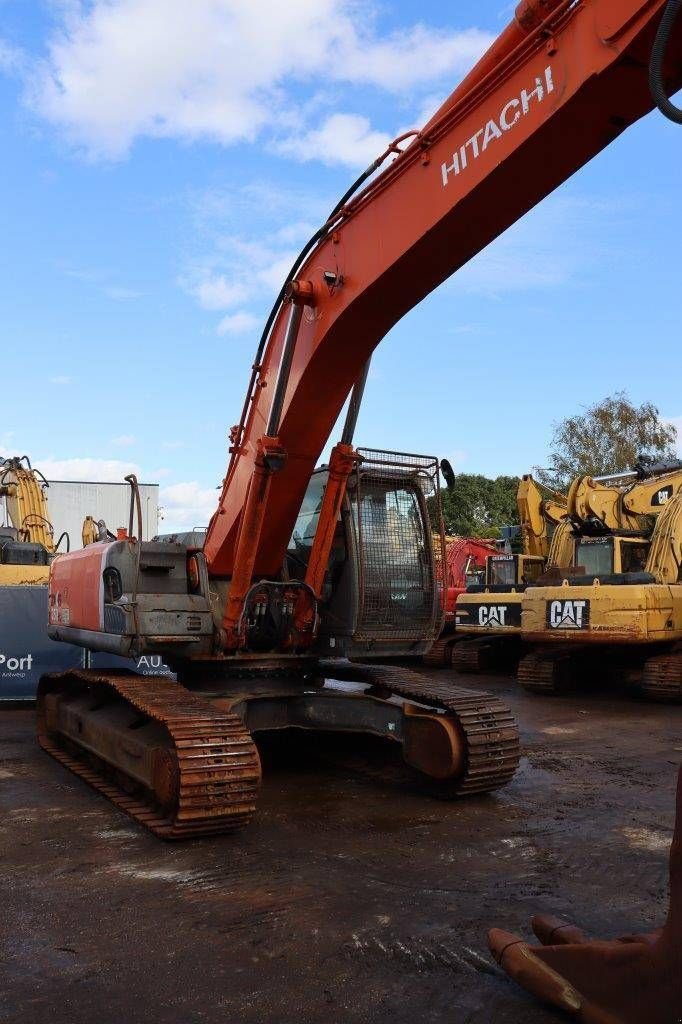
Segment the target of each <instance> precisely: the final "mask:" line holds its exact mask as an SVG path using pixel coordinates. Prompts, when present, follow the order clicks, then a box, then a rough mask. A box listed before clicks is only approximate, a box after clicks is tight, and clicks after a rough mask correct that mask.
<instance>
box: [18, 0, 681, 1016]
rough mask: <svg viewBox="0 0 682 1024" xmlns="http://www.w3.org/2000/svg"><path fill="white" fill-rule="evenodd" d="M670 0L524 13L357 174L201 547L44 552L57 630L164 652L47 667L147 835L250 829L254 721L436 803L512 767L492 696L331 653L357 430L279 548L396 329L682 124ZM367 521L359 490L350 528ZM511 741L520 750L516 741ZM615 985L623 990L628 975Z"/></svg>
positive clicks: (105, 781)
mask: <svg viewBox="0 0 682 1024" xmlns="http://www.w3.org/2000/svg"><path fill="white" fill-rule="evenodd" d="M681 2H682V0H522V2H521V3H520V4H519V6H518V8H517V10H516V14H515V17H514V19H513V20H512V22H511V23H510V24H509V26H508V27H507V28H506V29H505V30H504V31H503V32H502V34H501V35H500V37H499V38H498V40H497V41H496V42H495V43H494V44H493V45H492V47H491V48H490V49H489V50H488V52H487V53H486V54H485V55H484V56H483V57H482V59H481V60H480V61H479V63H478V64H477V65H476V66H475V67H474V69H473V70H472V71H471V72H470V74H469V75H467V77H466V78H465V79H464V80H463V82H462V83H461V84H460V85H459V87H458V88H457V89H456V90H455V91H454V92H453V94H452V95H451V96H450V97H449V98H448V99H447V100H446V101H445V102H444V103H443V104H442V106H441V107H440V108H439V110H438V111H437V112H436V114H435V115H434V116H433V117H432V118H431V120H430V121H429V122H428V123H427V124H426V126H425V127H424V128H423V129H422V130H421V131H417V132H411V133H408V134H407V135H405V136H402V137H401V138H400V139H398V140H396V141H395V142H394V143H393V144H392V145H391V146H390V147H389V149H388V150H387V152H386V153H385V154H383V156H382V157H380V158H379V159H378V160H377V161H375V162H374V163H373V164H372V165H371V166H370V167H369V168H368V169H367V170H366V171H365V172H364V173H363V174H362V175H361V176H360V177H359V178H358V180H357V181H356V182H354V183H353V185H352V186H351V188H350V189H349V190H348V191H347V192H346V194H345V195H344V196H343V197H342V198H341V200H340V201H339V203H338V204H337V205H336V207H335V208H334V209H333V210H332V212H331V214H330V216H329V218H328V219H327V221H326V222H325V223H324V224H323V225H322V226H321V227H320V229H319V230H318V231H317V232H316V233H315V234H314V235H313V237H312V238H311V239H310V241H309V243H308V244H307V245H306V246H305V248H304V250H303V251H302V252H301V254H300V256H299V257H298V259H297V260H296V261H295V263H294V265H293V266H292V268H291V272H290V273H289V275H288V277H287V279H286V281H285V283H284V285H283V287H282V289H281V292H280V294H279V296H278V298H277V300H276V302H275V305H274V307H273V309H272V311H271V313H270V316H269V317H268V319H267V322H266V324H265V328H264V331H263V334H262V337H261V341H260V344H259V346H258V351H257V353H256V358H255V360H254V363H253V369H252V374H251V380H250V384H249V387H248V389H247V393H246V396H245V401H244V406H243V409H242V414H241V416H240V419H239V422H238V424H237V425H236V426H235V427H234V428H233V430H232V432H231V449H230V455H231V458H230V463H229V467H228V470H227V474H226V477H225V480H224V484H223V488H222V492H221V495H220V500H219V503H218V508H217V510H216V513H215V515H214V516H213V518H212V520H211V522H210V525H209V528H208V533H207V536H206V540H205V543H204V546H203V549H201V550H198V549H178V550H175V548H173V550H172V551H170V550H166V551H165V552H160V551H158V550H157V548H156V547H155V546H154V545H153V544H151V543H146V544H145V543H140V542H138V541H136V540H134V539H133V537H132V529H131V530H130V531H129V534H130V536H129V537H128V539H126V540H124V541H120V542H113V543H106V542H103V543H101V544H93V545H90V546H89V547H88V548H86V549H85V550H84V551H83V552H76V553H73V554H71V555H64V556H62V557H60V558H58V559H57V560H56V561H55V562H54V563H53V566H52V573H51V585H50V608H49V617H50V632H51V635H52V636H53V637H55V638H57V639H59V638H63V639H67V640H72V641H74V640H75V641H77V642H79V643H81V644H82V645H83V646H86V647H89V648H91V649H95V650H109V651H114V652H116V653H118V652H120V650H121V648H122V647H126V648H127V650H128V651H131V650H132V651H138V652H143V651H152V652H153V653H162V654H163V655H164V656H165V658H166V660H167V661H168V662H169V663H170V664H172V665H173V667H174V668H175V670H176V672H177V675H178V682H177V683H171V682H169V681H168V680H167V679H166V678H163V679H161V678H159V679H154V678H150V677H145V678H144V679H138V678H136V677H131V676H116V675H113V674H100V673H93V672H90V673H73V674H71V675H69V676H68V677H66V678H65V677H61V678H47V679H45V680H44V681H43V683H42V684H41V691H40V699H39V714H38V717H39V734H40V739H41V742H42V744H43V745H44V746H45V747H46V748H47V749H48V750H50V751H51V752H52V753H54V754H55V756H57V757H59V758H60V760H62V761H63V762H64V763H66V764H68V765H70V766H71V767H72V768H73V769H74V770H75V771H77V772H79V773H80V774H81V775H83V776H84V777H85V778H88V779H90V781H91V782H92V784H93V785H95V786H96V787H97V788H99V789H100V790H102V791H103V792H105V793H107V794H108V795H109V796H111V797H112V799H114V800H115V801H116V802H117V803H118V804H119V805H120V806H122V807H124V808H125V809H127V810H128V811H130V812H131V813H133V814H135V815H136V816H137V817H138V818H139V819H140V820H143V821H146V822H147V824H149V826H150V827H152V828H154V829H155V830H156V831H157V832H158V833H159V834H162V835H166V836H168V837H173V836H180V835H191V834H196V833H197V832H209V831H211V830H215V831H223V830H224V829H225V828H228V827H230V825H233V826H234V825H238V824H241V823H243V822H244V821H246V820H248V818H249V817H250V815H251V813H252V811H253V807H254V800H255V794H256V790H257V787H258V782H259V777H260V770H259V764H258V755H257V750H256V748H255V746H254V744H253V740H252V738H251V734H252V733H253V732H255V731H257V730H258V728H262V727H266V728H272V727H277V726H278V725H279V726H282V724H288V725H290V726H294V727H301V728H337V729H346V730H348V729H359V730H360V731H369V732H378V733H379V734H380V735H383V736H388V737H393V738H395V739H397V740H398V741H399V742H400V743H401V744H402V748H403V752H404V755H405V757H406V758H407V760H408V761H409V762H410V763H411V764H413V765H414V766H415V767H416V768H417V769H418V770H419V771H421V772H422V774H423V775H424V776H425V778H427V779H430V780H431V781H432V782H433V784H434V786H435V787H436V788H439V789H441V790H445V791H448V790H449V791H454V792H457V791H460V792H462V791H467V787H469V786H471V787H473V788H475V787H476V785H477V783H478V788H479V790H480V789H486V788H491V787H493V786H495V785H499V784H500V783H501V781H504V780H506V779H508V778H509V775H510V772H512V773H513V763H514V757H515V754H513V753H511V754H510V746H509V745H508V746H505V727H504V726H503V725H502V720H501V718H500V717H498V710H499V709H497V710H495V708H494V705H492V704H491V703H490V701H486V700H482V699H480V700H477V697H478V695H477V697H475V696H474V695H472V694H462V693H458V692H457V691H454V694H455V695H454V696H453V691H452V690H451V689H450V688H448V687H446V686H443V687H434V686H433V685H431V686H430V687H429V686H428V685H427V684H426V683H424V684H423V686H421V687H420V685H419V680H418V679H415V678H413V677H412V676H407V677H401V675H400V673H399V672H398V670H395V671H394V670H393V669H391V668H378V667H373V666H372V665H367V666H358V665H355V664H352V663H344V662H340V663H332V664H329V663H328V662H327V663H325V661H324V660H322V659H321V654H322V652H321V650H320V647H319V644H318V636H319V622H320V608H321V604H322V600H323V595H324V587H325V581H326V579H327V577H328V573H329V569H330V564H331V563H332V562H333V555H334V543H335V537H337V526H338V523H339V518H340V517H341V518H342V516H343V507H344V504H345V502H346V498H347V488H348V484H349V481H350V480H351V477H352V475H353V473H354V470H355V468H356V466H357V461H358V460H357V456H356V452H355V450H354V448H353V445H352V432H349V433H348V435H347V436H344V437H343V438H342V440H341V442H339V443H338V444H336V445H335V446H334V448H333V450H332V454H331V458H330V462H329V466H328V470H327V474H328V476H327V480H326V483H325V486H324V491H323V493H322V495H321V498H320V501H319V509H317V507H316V513H315V514H316V516H317V521H316V526H315V531H314V536H313V537H312V542H311V545H310V549H309V552H308V555H307V561H306V565H305V571H304V572H303V573H302V575H303V578H302V579H300V578H295V577H292V575H291V574H290V573H288V572H287V571H286V564H285V556H286V552H287V547H288V544H289V541H290V538H291V537H292V532H293V529H294V526H295V523H296V519H297V517H298V516H299V514H300V512H301V509H302V506H303V503H304V499H305V496H306V491H307V489H308V487H309V485H310V483H311V479H312V476H313V469H314V466H315V463H316V461H317V459H318V457H319V455H320V453H321V451H322V449H323V447H324V445H325V443H326V441H327V439H328V437H329V434H330V432H331V430H332V427H333V424H334V422H335V421H336V418H337V416H338V415H339V413H340V411H341V409H342V407H343V404H344V402H345V401H346V399H347V397H348V396H349V394H350V393H351V391H352V390H353V388H354V386H355V385H356V384H357V383H358V382H360V381H361V379H362V376H363V373H364V371H365V368H366V367H367V365H368V361H369V358H370V356H371V353H372V351H373V349H374V348H375V347H376V346H377V345H378V344H379V342H380V341H381V339H382V338H383V337H384V335H385V334H386V333H387V331H388V330H389V329H390V328H391V327H392V326H393V325H394V324H395V323H396V322H397V321H398V320H399V319H400V318H401V317H402V316H403V315H404V314H405V313H407V312H408V311H409V310H410V309H411V308H413V307H414V306H415V305H416V304H417V303H418V302H420V301H421V299H423V298H424V297H425V296H426V295H427V294H428V293H429V292H430V291H432V290H433V289H434V288H435V287H437V286H438V285H439V284H440V283H441V282H442V281H444V280H445V279H446V278H447V277H449V276H450V275H451V274H453V273H454V272H455V271H457V270H458V269H459V268H460V267H461V266H463V265H464V264H465V263H466V262H467V261H468V260H470V259H471V258H472V257H473V256H474V255H475V254H476V253H478V252H480V251H481V249H483V248H484V247H485V246H486V245H487V244H488V243H489V242H491V241H492V240H493V239H494V238H496V237H497V236H498V235H500V234H501V233H502V232H503V231H504V230H505V229H506V228H507V227H509V226H510V225H511V224H513V223H514V222H515V221H516V220H518V218H519V217H521V216H522V215H523V214H524V213H526V212H527V211H528V210H529V209H530V208H531V207H533V206H534V205H535V204H536V203H538V202H540V201H541V200H542V199H543V198H544V197H545V196H547V195H548V194H549V193H550V192H551V191H553V190H554V189H555V188H557V187H558V186H559V185H560V184H561V183H562V182H564V181H565V180H566V179H567V178H569V177H570V176H571V175H572V174H573V173H575V171H577V170H578V169H579V168H580V167H582V166H583V165H584V164H585V163H586V162H587V161H589V160H590V159H592V158H593V157H594V156H595V155H596V154H597V153H599V152H600V151H601V150H602V149H604V148H605V147H606V146H608V145H609V144H610V143H611V142H612V141H613V140H614V139H616V138H617V137H618V136H619V135H620V134H621V133H622V132H623V131H624V130H626V129H627V128H628V126H629V125H631V124H633V123H634V122H635V121H637V120H638V119H639V118H641V117H642V116H643V115H645V114H646V113H647V112H649V111H650V110H651V109H652V108H653V106H654V105H655V104H657V105H658V106H659V107H661V109H663V110H664V112H665V113H666V114H668V116H671V117H674V118H675V119H678V120H682V116H681V115H680V112H679V111H677V109H676V108H675V107H674V106H673V105H672V103H671V102H670V100H669V99H668V96H669V95H670V94H671V92H672V91H674V90H675V89H676V88H679V86H680V85H681V84H682V30H680V26H679V24H677V23H676V18H677V15H678V13H679V10H680V4H681ZM652 55H653V56H652ZM650 65H651V74H650V76H649V74H648V69H649V67H650ZM649 77H651V83H652V85H653V90H651V89H650V85H649ZM652 91H653V97H654V98H652ZM390 157H393V159H392V161H391V162H390V163H389V164H388V166H386V167H385V169H384V170H383V171H382V172H381V173H377V172H378V171H379V169H380V167H381V166H382V164H383V163H384V161H385V160H386V159H388V158H390ZM198 400H200V395H199V397H198ZM361 494H362V492H361V491H357V492H356V499H355V500H356V503H357V502H358V501H359V502H360V504H362V497H361ZM358 496H359V497H358ZM383 505H384V512H385V514H384V512H382V513H381V516H380V517H379V518H380V519H383V520H384V521H385V522H388V518H389V516H388V511H389V508H388V505H387V503H386V502H384V503H383ZM391 511H392V515H391V517H390V518H391V519H392V520H393V522H394V524H395V526H396V529H402V528H403V527H404V526H405V525H406V523H409V521H410V517H409V512H407V511H406V510H404V509H402V508H401V506H400V505H399V504H398V505H396V506H394V507H393V508H392V509H391ZM375 512H376V510H375V509H374V508H373V505H372V500H371V498H370V500H369V501H368V503H367V504H366V507H365V508H364V510H363V513H364V514H363V515H361V516H360V519H359V521H360V522H361V523H363V522H364V523H366V524H369V523H370V522H371V521H372V518H373V516H374V514H375ZM401 516H403V519H401V518H400V517H401ZM167 547H170V546H167ZM399 590H400V587H396V591H399ZM382 599H385V594H384V595H383V597H382ZM326 653H327V654H328V653H329V648H327V651H326ZM320 680H321V682H320ZM329 680H336V681H337V682H338V683H339V685H338V686H336V687H334V686H330V685H329ZM369 709H371V713H370V710H369ZM499 714H500V715H501V714H502V712H501V711H499ZM506 722H507V725H508V720H506ZM471 723H475V724H474V725H471V728H470V729H469V731H467V730H468V726H469V724H471ZM506 740H508V743H509V744H510V745H511V746H513V744H514V743H515V742H516V737H515V736H514V735H513V730H510V732H509V733H507V735H506ZM479 754H480V755H481V756H480V758H479V759H478V760H477V757H478V755H479ZM477 772H478V776H477ZM469 791H471V790H469ZM590 948H591V947H590ZM599 956H600V953H599V950H596V951H595V959H596V960H598V959H599ZM503 963H504V957H503ZM528 964H529V966H528V972H527V973H526V972H523V971H522V972H521V974H520V976H521V978H522V980H523V981H524V984H525V983H526V978H527V977H531V976H532V974H533V971H534V964H533V962H532V961H530V960H529V961H528ZM557 970H558V972H559V973H560V972H561V966H560V964H559V966H558V968H557ZM608 970H609V960H608V957H605V959H604V965H603V971H604V973H606V972H608ZM578 975H579V970H578ZM557 976H558V975H557ZM627 979H628V983H629V984H630V985H633V984H636V983H637V982H636V972H635V970H634V969H633V970H632V971H631V972H630V973H629V974H628V975H627ZM579 983H580V979H579V977H578V978H577V981H576V979H575V977H574V984H575V986H576V988H577V989H579ZM529 987H531V986H529ZM561 1005H564V1004H561ZM579 1012H580V1010H579V1009H578V1010H577V1011H576V1014H575V1015H576V1016H577V1015H578V1013H579ZM676 1016H679V1011H677V1012H676V1013H674V1014H673V1018H674V1017H676ZM582 1019H583V1020H597V1019H599V1020H606V1019H607V1017H606V1016H604V1015H603V1014H602V1016H601V1017H596V1016H594V1015H592V1016H587V1015H583V1016H582ZM614 1019H621V1017H618V1016H616V1017H615V1018H614ZM622 1019H628V1020H630V1019H635V1018H633V1017H632V1016H630V1017H623V1018H622ZM639 1019H641V1018H639ZM647 1019H649V1020H653V1019H654V1018H653V1017H652V1016H650V1017H649V1018H647ZM656 1019H659V1018H656ZM660 1019H661V1020H662V1019H663V1017H660Z"/></svg>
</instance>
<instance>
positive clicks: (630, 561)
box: [620, 542, 649, 572]
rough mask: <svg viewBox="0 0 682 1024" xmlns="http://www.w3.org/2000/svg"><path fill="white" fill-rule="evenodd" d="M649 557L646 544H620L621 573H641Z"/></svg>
mask: <svg viewBox="0 0 682 1024" xmlns="http://www.w3.org/2000/svg"><path fill="white" fill-rule="evenodd" d="M648 557H649V545H648V544H628V543H626V542H624V543H622V544H621V546H620V562H621V571H622V572H643V570H644V568H645V567H646V560H647V558H648Z"/></svg>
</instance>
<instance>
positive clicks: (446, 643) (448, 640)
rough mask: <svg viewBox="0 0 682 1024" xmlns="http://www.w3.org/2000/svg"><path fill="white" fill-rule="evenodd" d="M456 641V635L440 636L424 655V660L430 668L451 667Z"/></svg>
mask: <svg viewBox="0 0 682 1024" xmlns="http://www.w3.org/2000/svg"><path fill="white" fill-rule="evenodd" d="M454 643H455V638H454V636H445V637H440V638H439V639H438V640H436V641H435V643H434V644H432V646H431V647H430V648H429V650H428V651H427V652H426V654H424V655H422V662H423V663H424V665H427V666H428V667H429V668H449V667H450V661H451V658H452V646H453V644H454Z"/></svg>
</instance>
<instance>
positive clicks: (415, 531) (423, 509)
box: [349, 449, 444, 641]
mask: <svg viewBox="0 0 682 1024" xmlns="http://www.w3.org/2000/svg"><path fill="white" fill-rule="evenodd" d="M359 454H360V455H361V456H362V461H361V463H360V465H359V467H358V470H357V473H356V475H355V478H354V481H353V485H352V486H351V487H350V488H349V498H350V503H351V509H352V514H353V518H354V520H355V522H354V526H355V531H356V537H357V547H358V552H359V577H360V578H359V590H360V602H359V608H358V620H357V629H356V634H355V635H356V638H357V639H371V638H373V637H376V638H377V639H384V638H388V637H391V638H395V639H403V640H410V639H414V640H415V641H416V640H420V639H424V638H426V637H429V636H430V635H432V634H435V633H437V632H438V630H439V628H440V624H441V618H442V613H441V590H442V583H441V582H440V581H442V566H443V551H444V544H443V536H442V530H441V515H440V494H439V489H438V463H437V461H436V460H435V459H432V458H423V457H420V456H414V455H403V454H398V453H393V452H384V451H371V450H368V449H360V450H359Z"/></svg>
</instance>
